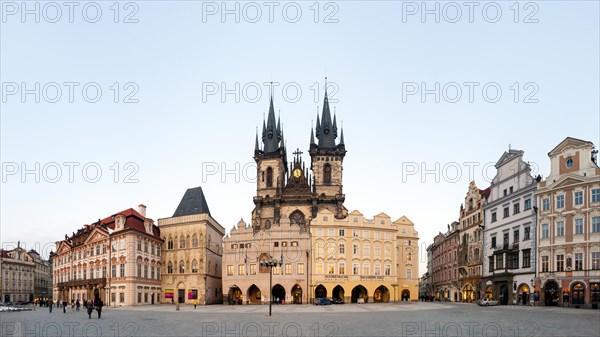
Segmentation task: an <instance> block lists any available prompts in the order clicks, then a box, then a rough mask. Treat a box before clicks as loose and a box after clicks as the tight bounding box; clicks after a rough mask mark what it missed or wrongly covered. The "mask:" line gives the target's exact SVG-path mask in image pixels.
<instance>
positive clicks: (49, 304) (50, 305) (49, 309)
mask: <svg viewBox="0 0 600 337" xmlns="http://www.w3.org/2000/svg"><path fill="white" fill-rule="evenodd" d="M47 304H48V311H50V313H52V304H53V303H52V299H49V300H48V302H47Z"/></svg>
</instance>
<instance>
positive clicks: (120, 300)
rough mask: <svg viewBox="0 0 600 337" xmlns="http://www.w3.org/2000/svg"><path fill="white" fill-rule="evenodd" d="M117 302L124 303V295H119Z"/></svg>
mask: <svg viewBox="0 0 600 337" xmlns="http://www.w3.org/2000/svg"><path fill="white" fill-rule="evenodd" d="M119 302H120V303H125V293H119Z"/></svg>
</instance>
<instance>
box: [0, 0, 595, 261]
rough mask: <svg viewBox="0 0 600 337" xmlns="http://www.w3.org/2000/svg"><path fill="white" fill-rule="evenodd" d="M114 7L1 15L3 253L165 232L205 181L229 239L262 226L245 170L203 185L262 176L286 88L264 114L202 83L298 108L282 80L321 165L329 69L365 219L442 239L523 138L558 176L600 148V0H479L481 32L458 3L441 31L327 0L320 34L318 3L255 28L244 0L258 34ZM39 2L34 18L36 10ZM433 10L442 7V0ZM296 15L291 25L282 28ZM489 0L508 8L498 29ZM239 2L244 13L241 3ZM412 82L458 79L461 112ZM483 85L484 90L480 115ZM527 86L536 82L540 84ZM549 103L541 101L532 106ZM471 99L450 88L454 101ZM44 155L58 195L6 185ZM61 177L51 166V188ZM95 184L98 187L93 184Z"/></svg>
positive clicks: (354, 202)
mask: <svg viewBox="0 0 600 337" xmlns="http://www.w3.org/2000/svg"><path fill="white" fill-rule="evenodd" d="M97 3H98V4H99V6H100V7H101V9H102V16H101V17H100V19H99V21H98V22H97V23H87V22H86V21H85V20H84V19H90V18H93V16H94V15H93V14H94V12H93V10H94V8H91V9H90V8H88V14H89V15H88V16H87V17H85V18H84V17H83V16H82V14H81V8H82V7H83V6H84V5H85V3H81V4H80V6H78V7H75V11H74V13H75V14H74V17H73V18H74V22H73V23H70V22H69V18H68V8H66V7H63V8H62V11H63V16H62V17H61V18H60V19H59V20H58V22H57V23H49V22H46V21H48V20H52V19H53V18H54V12H52V10H54V9H53V8H46V13H45V14H44V13H43V11H44V9H43V8H44V7H43V6H44V5H45V4H46V3H45V2H42V3H40V4H41V8H40V11H42V13H41V17H40V21H41V22H40V23H36V22H35V18H34V17H33V16H31V15H29V16H26V17H25V23H23V22H21V21H22V18H21V16H20V12H17V13H16V14H15V15H12V13H13V12H14V10H15V8H13V7H10V5H7V3H6V2H2V6H3V8H2V15H3V16H2V24H1V26H0V28H1V33H0V37H1V46H0V47H1V48H0V49H1V51H0V56H1V61H0V66H1V77H2V78H1V82H2V83H3V86H2V94H3V96H2V99H3V102H2V105H1V109H2V111H1V131H2V134H1V141H2V142H1V161H2V163H3V172H2V173H3V178H4V181H3V182H2V185H1V187H2V191H1V216H0V221H1V223H0V225H1V241H2V242H3V246H4V247H7V245H11V243H14V242H16V241H17V240H21V241H22V242H25V243H26V244H27V248H31V247H38V249H40V250H42V253H47V251H48V250H49V247H50V246H49V245H48V244H49V243H53V242H54V241H56V240H59V239H61V238H63V237H64V234H65V233H71V232H72V231H75V230H77V229H78V228H80V227H81V226H82V225H83V224H86V223H91V222H93V221H95V220H97V219H98V218H103V217H105V216H109V215H111V214H113V213H115V212H118V211H120V210H123V209H126V208H129V207H134V208H135V207H137V205H138V204H139V203H144V204H146V205H147V206H148V216H149V217H151V218H153V219H157V218H164V217H169V216H171V215H172V214H173V212H174V210H175V207H176V206H177V204H178V203H179V201H180V199H181V197H182V196H183V193H184V192H185V190H186V188H189V187H195V186H199V185H201V186H202V187H203V189H204V193H205V195H206V197H207V199H208V204H209V206H210V209H211V213H212V215H213V217H214V218H215V219H217V221H219V222H220V223H221V225H223V226H224V227H225V228H227V229H230V228H231V227H232V226H233V225H234V224H235V223H236V222H237V221H238V220H239V219H240V218H242V217H243V218H244V219H245V220H248V219H249V218H250V212H251V210H252V208H253V203H252V196H253V195H254V193H255V185H254V184H253V183H252V182H248V181H246V180H245V179H244V175H243V172H240V171H238V172H239V174H238V175H239V176H240V177H239V182H236V177H235V176H233V175H227V176H226V177H225V179H224V180H223V179H221V178H220V177H219V176H208V177H206V179H204V180H205V181H203V178H202V177H203V167H204V168H206V167H209V166H210V167H213V166H214V165H215V164H214V163H216V165H221V163H224V165H225V166H226V167H227V168H228V169H234V168H235V165H236V163H239V165H240V167H244V165H246V164H249V163H250V164H251V163H253V159H252V156H253V149H254V134H255V128H256V126H258V125H261V123H262V118H263V114H264V113H266V112H267V109H268V90H267V88H266V87H263V88H262V96H260V97H259V99H257V102H252V101H254V99H253V98H254V96H255V93H254V92H248V93H247V95H241V96H240V101H239V102H235V99H234V96H233V95H227V96H226V97H225V101H224V102H222V100H221V98H220V95H218V94H217V95H208V96H205V97H204V99H203V87H205V88H206V86H207V85H208V86H210V83H218V84H220V83H225V84H226V86H227V88H229V89H232V88H234V86H235V83H236V82H239V83H240V91H241V88H243V87H244V85H247V84H248V83H263V82H268V81H271V80H272V81H276V82H280V83H282V84H285V83H288V85H296V84H297V86H299V87H300V88H301V90H302V96H301V97H300V98H299V100H298V101H297V102H288V101H290V99H289V98H290V97H291V98H293V97H294V96H295V95H294V92H293V90H292V91H289V92H288V93H289V95H288V96H284V95H283V93H282V90H281V87H279V88H277V89H276V90H275V93H274V101H275V109H276V110H280V111H281V120H282V123H283V124H284V129H285V138H286V141H287V146H288V152H289V153H290V158H291V152H293V150H294V149H296V148H300V149H301V150H302V151H304V152H305V154H304V160H309V157H308V156H307V154H306V152H307V151H306V150H307V149H308V145H309V144H308V142H309V136H310V126H311V120H313V119H314V118H315V114H316V109H317V108H316V106H317V104H318V105H319V109H320V108H321V104H322V95H323V91H322V88H321V90H320V91H319V94H320V97H319V99H318V103H317V102H315V99H314V97H313V95H314V90H315V88H316V87H315V86H314V83H318V84H319V85H320V86H322V85H323V82H324V76H325V74H327V76H328V78H329V81H330V82H334V83H335V84H336V85H337V86H338V88H339V91H338V92H337V93H336V94H335V95H333V97H332V99H338V102H337V103H335V104H333V105H335V106H336V110H337V118H338V121H340V120H343V122H344V133H345V141H346V148H347V150H348V153H347V156H346V159H345V161H344V191H345V194H346V207H347V208H348V209H350V210H353V209H358V210H360V211H361V212H362V213H363V214H365V216H367V217H372V216H373V215H375V214H377V213H379V212H382V211H383V212H385V213H387V214H388V215H390V216H391V217H392V218H394V219H397V218H399V217H400V216H402V215H406V216H407V217H408V218H410V219H411V220H412V221H413V222H415V224H416V228H417V230H418V231H419V233H420V237H421V243H424V244H429V243H430V242H431V241H432V238H433V236H434V235H435V234H437V232H438V231H443V230H445V229H446V224H448V223H450V222H452V221H453V220H456V219H457V217H458V211H459V207H460V204H461V202H463V200H464V196H465V193H466V191H467V187H468V184H469V180H470V179H469V174H468V170H469V168H468V166H466V165H465V164H463V163H465V162H476V163H478V165H479V166H478V167H476V168H475V177H474V179H475V180H476V181H477V183H478V185H479V186H480V187H482V188H485V187H487V185H488V183H489V179H491V177H493V174H494V170H493V168H490V169H489V170H488V171H487V172H486V174H482V167H483V166H484V165H486V164H487V163H495V162H496V161H497V160H498V159H499V158H500V156H501V155H502V153H503V151H505V150H507V149H508V145H509V144H511V145H512V147H513V148H517V149H522V150H524V151H525V159H526V160H528V161H530V162H532V163H535V164H536V167H538V169H537V170H538V172H537V173H539V174H542V176H546V175H547V174H548V172H549V168H548V166H549V160H548V157H547V153H548V151H550V150H551V149H552V148H553V147H554V146H555V145H556V144H558V143H559V142H560V141H561V140H563V139H564V138H565V137H567V136H571V137H577V138H581V139H586V140H590V141H593V142H594V143H595V144H596V145H598V144H599V143H600V140H599V132H600V130H599V123H600V120H599V109H600V108H599V96H598V95H599V94H598V92H599V91H600V88H599V61H598V60H599V57H600V55H599V42H598V41H599V40H600V37H599V26H598V25H599V21H600V20H599V15H598V13H599V6H598V2H596V1H579V2H559V1H540V2H534V3H533V4H535V6H537V7H528V8H524V7H523V6H524V3H521V4H520V12H519V14H520V15H519V19H518V21H519V22H518V23H515V22H514V14H515V10H514V8H513V9H511V8H510V6H512V5H513V2H512V1H511V2H494V3H488V2H481V3H479V4H480V6H478V7H476V8H475V15H474V17H473V18H474V22H473V23H470V22H469V19H468V8H467V7H462V11H463V16H462V17H461V19H460V20H459V22H458V23H448V22H446V21H447V20H451V19H452V18H453V17H454V14H453V13H454V12H452V11H451V10H452V8H449V7H446V9H447V12H446V14H447V15H444V13H443V11H444V9H443V8H444V6H445V5H447V3H444V2H440V3H439V4H440V10H441V11H442V16H441V18H440V21H441V22H440V23H436V22H435V21H434V17H433V15H429V16H426V18H425V19H426V20H425V21H426V22H425V23H423V22H422V20H421V17H420V16H419V15H413V16H407V17H406V19H405V20H403V9H404V10H405V12H404V13H406V10H409V9H411V8H410V6H411V3H408V2H404V3H402V2H383V1H372V2H366V1H356V2H332V4H333V5H330V7H327V8H325V7H324V6H325V3H320V6H319V7H320V11H319V16H318V18H317V19H318V21H319V23H314V18H315V10H314V8H315V7H313V8H312V9H311V6H313V2H296V3H291V4H290V3H286V2H280V3H278V4H279V5H278V6H277V7H275V11H274V16H273V19H274V20H273V21H274V22H273V23H271V22H269V18H268V7H265V6H264V5H262V4H263V2H258V5H259V6H260V7H261V9H262V12H263V16H262V17H261V18H260V19H259V21H258V23H248V22H246V21H247V20H251V19H252V18H253V17H254V12H252V11H251V10H252V8H251V7H248V5H247V3H240V10H241V12H242V15H241V17H240V21H241V22H240V23H236V22H235V20H234V17H233V15H229V16H226V18H225V19H226V20H225V22H224V23H223V22H221V17H220V16H219V15H208V16H206V18H205V20H204V21H206V22H203V6H204V9H212V8H211V7H210V6H211V4H212V3H211V4H208V3H204V5H203V3H201V2H196V1H173V2H163V1H138V2H134V4H136V5H137V13H136V14H135V15H134V16H133V17H132V18H134V19H137V20H138V22H137V23H123V22H122V21H123V20H124V17H125V16H126V14H128V13H131V12H132V11H133V10H134V9H136V8H135V7H129V8H123V7H121V8H120V12H119V17H118V19H119V21H120V22H119V23H114V22H113V20H114V15H115V11H114V10H111V8H109V7H110V6H111V5H112V3H113V2H112V1H109V2H97ZM420 3H421V2H417V4H420ZM28 4H29V5H31V6H32V8H33V4H34V3H33V2H28ZM216 4H217V6H220V4H221V2H217V3H216ZM296 4H297V7H300V8H301V9H302V16H301V17H300V18H299V21H298V22H297V23H288V22H286V21H285V20H286V19H288V20H290V19H293V16H294V8H295V7H296ZM428 4H429V5H430V6H432V7H431V8H433V6H434V4H435V3H434V2H429V3H428ZM494 4H497V5H498V6H499V7H500V8H501V10H502V16H501V17H500V18H499V20H498V22H496V23H488V22H486V21H485V19H490V18H493V16H494V15H493V11H492V10H494V7H490V6H492V5H494ZM17 5H18V6H20V2H18V3H17ZM245 5H246V10H247V12H246V14H248V15H247V16H244V14H243V13H244V12H243V11H244V6H245ZM286 5H287V7H286V8H288V14H289V15H288V16H287V17H283V16H282V11H281V9H282V8H283V7H284V6H286ZM486 5H487V6H488V7H490V8H488V16H486V17H483V16H482V13H481V9H482V8H483V7H484V6H486ZM7 6H8V7H7ZM228 6H230V7H229V8H233V3H229V5H228ZM486 8H487V7H486ZM16 10H17V11H20V10H21V8H18V7H17V9H16ZM220 10H221V9H219V11H220ZM334 10H337V12H336V13H335V15H334V16H333V17H332V18H333V19H337V20H338V22H337V23H324V22H323V21H324V20H325V16H326V15H327V14H329V13H332V12H333V11H334ZM534 11H535V12H536V13H535V14H534V15H533V16H531V17H529V19H537V20H538V22H537V23H524V22H523V21H524V20H525V17H526V16H527V15H528V14H531V13H533V12H534ZM204 14H206V12H204ZM403 21H406V22H403ZM11 82H15V83H17V84H18V86H17V89H19V90H20V89H21V88H19V87H21V85H20V83H22V82H25V83H26V85H27V87H28V88H32V87H33V86H34V83H35V82H40V86H41V87H43V86H44V85H46V84H48V83H51V82H56V83H60V84H62V83H63V82H79V83H81V85H80V86H78V87H76V88H75V95H74V102H73V103H70V102H69V100H68V95H67V94H68V87H66V86H62V88H63V96H62V97H61V98H60V99H59V100H58V102H57V103H49V102H47V101H46V100H45V99H44V97H46V96H42V97H41V102H40V103H35V102H34V97H33V95H28V96H26V97H25V102H24V103H23V102H21V98H20V95H19V94H20V92H19V93H17V94H16V95H10V94H9V92H12V91H11V90H14V87H13V86H12V84H11ZM88 82H96V83H98V85H99V86H100V87H101V89H102V91H103V95H102V97H101V98H100V100H99V101H98V102H97V103H87V102H86V101H85V100H84V97H83V96H82V94H81V88H82V86H83V85H84V84H85V83H88ZM114 82H119V83H120V85H121V90H120V94H121V96H120V97H119V99H118V101H119V103H114V102H113V99H114V97H113V91H111V89H110V87H111V85H112V84H113V83H114ZM127 82H134V83H135V84H136V86H137V88H138V91H137V93H136V94H135V95H134V98H135V99H138V100H139V102H138V103H128V104H126V103H122V101H123V99H124V97H123V96H124V95H125V94H127V93H131V92H132V90H133V87H129V88H127V89H123V85H124V84H125V83H127ZM413 82H414V83H418V84H420V83H425V84H426V86H427V88H429V89H431V88H433V87H434V85H435V83H436V82H439V83H440V87H444V85H446V84H448V83H453V82H456V83H459V84H461V87H462V89H463V96H462V97H461V99H460V100H459V101H458V102H457V103H450V102H448V101H447V100H444V97H442V98H441V100H440V102H439V103H436V102H435V101H434V97H433V95H428V96H426V97H425V98H426V100H425V102H422V101H421V97H420V96H419V95H413V96H406V97H405V98H404V99H403V88H404V89H407V88H409V87H410V84H406V83H413ZM464 82H479V83H480V84H481V85H479V86H478V87H476V88H475V94H474V97H473V100H474V101H473V102H472V103H471V102H469V99H468V96H467V94H468V87H467V86H464V85H463V83H464ZM490 82H492V83H497V84H498V86H499V87H500V88H501V89H502V97H501V98H500V100H499V101H498V102H497V103H488V102H486V101H485V100H484V97H483V96H482V93H481V88H482V87H483V85H484V84H486V83H490ZM514 82H518V83H520V90H519V93H520V96H519V99H518V103H515V102H514V101H513V100H514V97H513V94H514V87H512V88H513V89H511V86H512V85H513V83H514ZM528 82H533V83H534V85H532V86H530V87H527V88H524V85H525V83H528ZM403 83H404V84H403ZM47 88H48V89H51V88H50V87H47ZM447 88H448V87H447ZM450 89H452V88H450ZM452 90H453V89H452ZM534 90H537V93H535V95H534V96H533V98H534V99H537V100H538V102H537V103H523V100H524V98H525V97H524V96H526V95H527V94H529V93H532V92H533V91H534ZM219 93H220V92H219ZM240 94H242V93H241V92H240ZM90 96H93V95H92V94H90ZM454 96H455V94H454V91H448V93H447V96H446V97H448V98H449V99H452V98H453V97H454ZM490 96H493V95H492V94H490ZM52 97H54V93H53V91H48V93H47V97H46V98H49V99H50V100H51V99H52ZM488 97H489V96H488ZM286 99H287V100H288V101H286ZM36 162H39V163H40V166H41V167H44V165H47V164H48V163H52V162H56V163H59V164H60V165H62V173H63V176H62V177H61V178H59V179H57V180H58V182H56V183H50V182H48V181H45V179H44V177H43V176H41V177H40V179H41V180H40V182H39V183H36V182H35V181H34V179H35V177H34V175H27V176H26V177H25V180H24V181H22V179H21V177H20V174H16V175H8V174H7V170H11V169H14V164H13V163H16V164H17V165H21V164H22V163H25V165H27V167H28V168H33V167H34V165H35V163H36ZM64 162H77V163H79V165H80V166H78V167H75V168H74V173H75V176H74V182H72V183H71V182H69V180H68V167H67V166H64V165H63V164H62V163H64ZM91 162H95V163H97V164H98V166H99V167H100V168H101V169H102V171H103V176H102V177H101V178H100V180H99V181H98V182H97V183H90V182H86V181H85V180H84V179H83V177H82V174H81V168H82V166H84V165H85V164H86V163H91ZM115 162H118V163H119V164H120V167H121V169H120V173H121V175H120V176H119V178H118V183H115V182H114V181H113V180H114V176H113V175H114V170H113V171H111V169H110V167H112V165H113V163H115ZM127 162H134V163H135V164H136V165H137V167H138V168H139V171H138V172H137V173H136V174H135V176H134V178H137V179H138V182H137V183H124V182H123V181H124V179H125V177H124V175H125V174H126V173H128V172H132V169H127V170H126V169H124V165H125V163H127ZM436 163H439V165H440V166H439V167H440V169H439V170H437V171H435V172H436V173H431V174H429V175H427V176H425V177H424V179H422V177H421V174H420V173H421V172H419V173H417V174H416V175H413V176H408V177H406V179H403V178H402V177H403V167H404V168H406V167H407V166H410V167H411V168H412V167H415V166H414V165H417V167H420V168H422V165H425V168H427V169H429V170H435V165H436ZM452 163H458V164H457V165H458V166H459V167H460V168H461V170H462V175H461V176H460V177H459V178H456V179H454V178H455V176H456V173H455V171H453V170H452V169H448V170H447V171H446V173H447V174H446V177H444V170H443V169H442V168H443V167H444V166H445V165H446V167H450V166H453V165H454V164H452ZM454 166H456V165H454ZM113 168H114V167H113ZM19 169H20V168H19ZM49 170H50V169H49ZM251 171H252V169H250V170H249V171H248V172H251ZM53 172H54V171H48V174H49V176H51V177H50V178H53V177H54V173H53ZM19 173H20V172H19ZM42 173H43V172H42ZM89 173H90V175H91V176H93V174H92V173H93V171H89ZM204 173H206V172H204ZM404 173H405V172H404ZM436 174H437V175H438V176H439V181H436V176H435V175H436ZM484 175H485V176H487V177H488V179H487V180H486V179H484V177H483V176H484ZM92 178H93V177H92ZM46 180H47V179H46ZM403 180H404V181H403ZM40 247H42V248H40ZM43 247H46V248H43ZM420 259H421V261H422V262H424V261H425V258H424V257H423V256H420ZM423 266H424V265H423V264H422V266H421V270H420V272H421V273H422V272H423Z"/></svg>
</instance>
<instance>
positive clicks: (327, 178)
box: [323, 164, 331, 185]
mask: <svg viewBox="0 0 600 337" xmlns="http://www.w3.org/2000/svg"><path fill="white" fill-rule="evenodd" d="M323 184H325V185H329V184H331V164H325V166H323Z"/></svg>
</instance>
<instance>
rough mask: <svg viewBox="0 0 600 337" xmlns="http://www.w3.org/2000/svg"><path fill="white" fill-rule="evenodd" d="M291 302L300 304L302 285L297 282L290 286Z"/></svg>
mask: <svg viewBox="0 0 600 337" xmlns="http://www.w3.org/2000/svg"><path fill="white" fill-rule="evenodd" d="M292 303H293V304H302V287H300V285H299V284H296V285H295V286H294V287H293V288H292Z"/></svg>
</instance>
